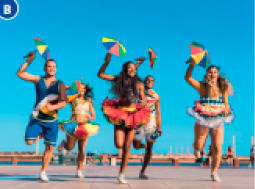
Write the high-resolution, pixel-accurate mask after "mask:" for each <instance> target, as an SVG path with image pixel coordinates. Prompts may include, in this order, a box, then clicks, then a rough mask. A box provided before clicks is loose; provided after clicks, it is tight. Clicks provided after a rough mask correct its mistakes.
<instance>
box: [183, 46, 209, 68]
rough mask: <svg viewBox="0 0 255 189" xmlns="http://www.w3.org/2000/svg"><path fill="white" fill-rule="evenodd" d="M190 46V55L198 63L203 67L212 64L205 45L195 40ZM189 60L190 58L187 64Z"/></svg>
mask: <svg viewBox="0 0 255 189" xmlns="http://www.w3.org/2000/svg"><path fill="white" fill-rule="evenodd" d="M189 47H190V50H191V54H190V56H191V57H192V59H193V60H194V61H195V62H196V64H198V65H199V66H201V67H203V68H207V67H208V66H209V64H210V60H209V54H208V51H207V50H206V49H205V47H204V46H202V45H200V44H198V43H196V42H193V43H192V44H191V45H190V46H189ZM189 62H190V60H188V61H186V64H188V63H189Z"/></svg>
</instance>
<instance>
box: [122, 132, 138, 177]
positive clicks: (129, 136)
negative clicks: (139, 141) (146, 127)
mask: <svg viewBox="0 0 255 189" xmlns="http://www.w3.org/2000/svg"><path fill="white" fill-rule="evenodd" d="M135 132H136V130H135V129H127V128H125V144H124V146H123V155H122V162H121V165H120V173H121V174H123V173H124V171H125V169H126V166H127V163H128V159H129V156H130V148H131V145H132V141H133V139H134V136H135Z"/></svg>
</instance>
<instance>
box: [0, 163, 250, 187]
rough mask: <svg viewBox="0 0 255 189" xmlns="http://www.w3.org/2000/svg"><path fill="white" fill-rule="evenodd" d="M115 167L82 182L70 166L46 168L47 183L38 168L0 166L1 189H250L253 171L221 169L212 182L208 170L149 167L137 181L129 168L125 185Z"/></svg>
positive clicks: (88, 173) (98, 169)
mask: <svg viewBox="0 0 255 189" xmlns="http://www.w3.org/2000/svg"><path fill="white" fill-rule="evenodd" d="M118 169H119V167H110V166H87V167H84V170H83V173H84V175H85V178H83V179H79V178H75V177H74V173H75V172H74V170H75V167H74V166H50V167H49V169H48V172H47V173H48V176H49V178H50V182H49V183H41V182H39V180H38V173H39V171H40V167H39V166H0V188H1V189H2V188H3V189H39V188H40V189H49V188H50V189H85V188H88V189H99V188H102V189H130V188H132V189H135V188H136V189H143V188H144V189H145V188H146V189H164V188H170V189H175V188H176V189H189V188H190V189H193V188H196V189H198V188H202V189H221V188H222V189H238V188H240V189H252V188H254V169H252V168H222V169H220V170H219V171H218V173H219V175H220V178H221V180H222V181H221V182H219V183H218V182H212V181H211V178H210V169H209V168H200V167H160V166H151V167H149V168H148V170H147V175H148V176H149V177H150V180H139V179H138V174H139V170H140V167H138V166H129V167H128V168H127V170H126V173H125V176H126V179H127V181H128V184H127V185H120V184H118V182H117V180H116V176H117V174H118Z"/></svg>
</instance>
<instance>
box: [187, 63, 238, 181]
mask: <svg viewBox="0 0 255 189" xmlns="http://www.w3.org/2000/svg"><path fill="white" fill-rule="evenodd" d="M189 61H190V62H191V64H190V66H189V68H188V70H187V72H186V81H187V82H188V83H189V84H190V85H191V86H192V87H194V88H195V89H196V90H197V91H198V93H199V94H200V100H198V101H196V102H195V107H194V108H193V109H191V108H188V109H187V112H188V114H190V115H191V116H193V117H195V118H196V123H195V126H194V133H195V141H194V143H193V147H194V154H195V156H196V157H197V158H200V150H202V149H203V147H204V145H205V141H206V138H207V135H208V132H209V133H210V135H211V153H212V170H211V171H212V172H211V178H212V179H213V181H220V178H219V176H218V174H217V169H218V167H219V164H220V161H221V153H222V143H223V131H224V128H223V124H224V123H231V122H232V120H233V119H234V115H233V113H232V111H231V109H230V106H229V104H228V96H229V95H232V94H233V88H232V86H231V84H230V83H229V81H228V80H227V79H226V78H224V77H222V76H220V75H219V70H218V68H217V67H215V66H210V67H208V68H207V70H206V75H205V78H204V82H199V81H197V80H195V79H193V78H192V70H193V69H194V67H195V61H194V59H192V58H191V59H190V60H189Z"/></svg>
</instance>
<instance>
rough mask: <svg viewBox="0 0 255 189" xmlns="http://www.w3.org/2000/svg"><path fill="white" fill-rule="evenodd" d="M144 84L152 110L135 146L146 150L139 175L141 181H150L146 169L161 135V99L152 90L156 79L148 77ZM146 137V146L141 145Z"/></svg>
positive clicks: (147, 100)
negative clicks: (153, 148)
mask: <svg viewBox="0 0 255 189" xmlns="http://www.w3.org/2000/svg"><path fill="white" fill-rule="evenodd" d="M144 84H145V98H146V102H147V105H149V106H150V109H151V115H150V122H149V123H148V124H147V125H145V126H143V127H140V128H138V129H137V130H136V134H135V137H134V141H133V146H134V148H135V149H136V150H139V149H141V148H145V149H146V153H145V155H144V161H143V165H142V170H141V172H140V174H139V178H140V179H148V176H147V175H145V169H146V168H147V166H148V164H149V162H150V159H151V156H152V147H153V143H154V142H156V140H157V138H158V136H160V135H161V113H160V97H159V95H158V94H157V93H156V92H155V91H154V90H153V89H152V88H153V86H154V84H155V82H154V78H153V77H152V76H150V75H149V76H147V77H146V78H145V81H144ZM144 136H145V138H146V144H142V143H141V142H142V139H143V137H144Z"/></svg>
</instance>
